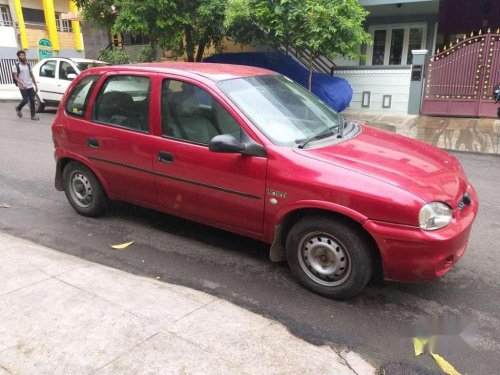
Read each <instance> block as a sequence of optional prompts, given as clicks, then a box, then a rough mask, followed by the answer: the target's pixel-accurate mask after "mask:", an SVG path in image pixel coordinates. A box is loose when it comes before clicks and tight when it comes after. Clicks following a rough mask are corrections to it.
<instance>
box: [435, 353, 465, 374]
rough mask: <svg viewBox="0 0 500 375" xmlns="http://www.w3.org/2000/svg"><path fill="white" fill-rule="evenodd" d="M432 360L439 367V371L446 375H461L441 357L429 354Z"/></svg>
mask: <svg viewBox="0 0 500 375" xmlns="http://www.w3.org/2000/svg"><path fill="white" fill-rule="evenodd" d="M431 355H432V358H434V360H435V361H436V363H437V364H438V365H439V367H441V370H443V371H444V372H445V373H446V374H448V375H461V374H460V373H459V372H458V371H457V370H455V368H454V367H453V366H452V365H451V364H450V363H449V362H448V361H447V360H446V359H444V358H443V357H441V356H440V355H439V354H434V353H431Z"/></svg>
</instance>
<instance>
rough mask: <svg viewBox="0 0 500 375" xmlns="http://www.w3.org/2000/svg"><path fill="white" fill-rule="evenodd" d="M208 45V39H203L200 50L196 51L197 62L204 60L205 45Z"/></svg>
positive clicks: (199, 46)
mask: <svg viewBox="0 0 500 375" xmlns="http://www.w3.org/2000/svg"><path fill="white" fill-rule="evenodd" d="M206 45H207V41H206V40H202V41H201V43H200V44H199V45H198V50H197V51H196V60H195V61H196V62H201V60H203V53H204V52H205V47H206Z"/></svg>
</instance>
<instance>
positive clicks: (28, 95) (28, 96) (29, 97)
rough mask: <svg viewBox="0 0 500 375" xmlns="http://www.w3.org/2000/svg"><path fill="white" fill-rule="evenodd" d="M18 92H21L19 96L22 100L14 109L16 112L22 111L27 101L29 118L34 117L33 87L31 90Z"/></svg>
mask: <svg viewBox="0 0 500 375" xmlns="http://www.w3.org/2000/svg"><path fill="white" fill-rule="evenodd" d="M19 91H21V95H22V97H23V100H22V101H21V103H19V105H18V106H17V107H16V109H17V110H18V111H20V110H21V109H23V107H24V106H25V105H26V103H28V101H29V102H30V112H31V117H35V97H36V92H35V89H34V88H33V87H31V88H29V89H25V90H21V89H19Z"/></svg>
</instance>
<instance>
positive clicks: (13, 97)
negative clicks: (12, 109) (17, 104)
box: [0, 84, 22, 101]
mask: <svg viewBox="0 0 500 375" xmlns="http://www.w3.org/2000/svg"><path fill="white" fill-rule="evenodd" d="M21 99H22V98H21V93H20V92H19V89H18V88H17V86H16V85H14V84H12V85H0V101H18V100H21Z"/></svg>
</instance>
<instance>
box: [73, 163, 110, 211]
mask: <svg viewBox="0 0 500 375" xmlns="http://www.w3.org/2000/svg"><path fill="white" fill-rule="evenodd" d="M63 184H64V193H65V194H66V198H67V199H68V201H69V203H70V204H71V206H73V208H74V209H75V211H76V212H78V213H79V214H80V215H83V216H90V217H96V216H99V215H102V214H103V213H104V211H105V210H106V206H107V197H106V193H105V192H104V189H103V188H102V185H101V183H100V182H99V180H98V179H97V177H96V176H95V175H94V173H93V172H92V171H91V170H90V169H89V168H87V167H86V166H85V165H83V164H81V163H78V162H75V161H72V162H69V163H68V164H67V165H66V166H65V167H64V171H63Z"/></svg>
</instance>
